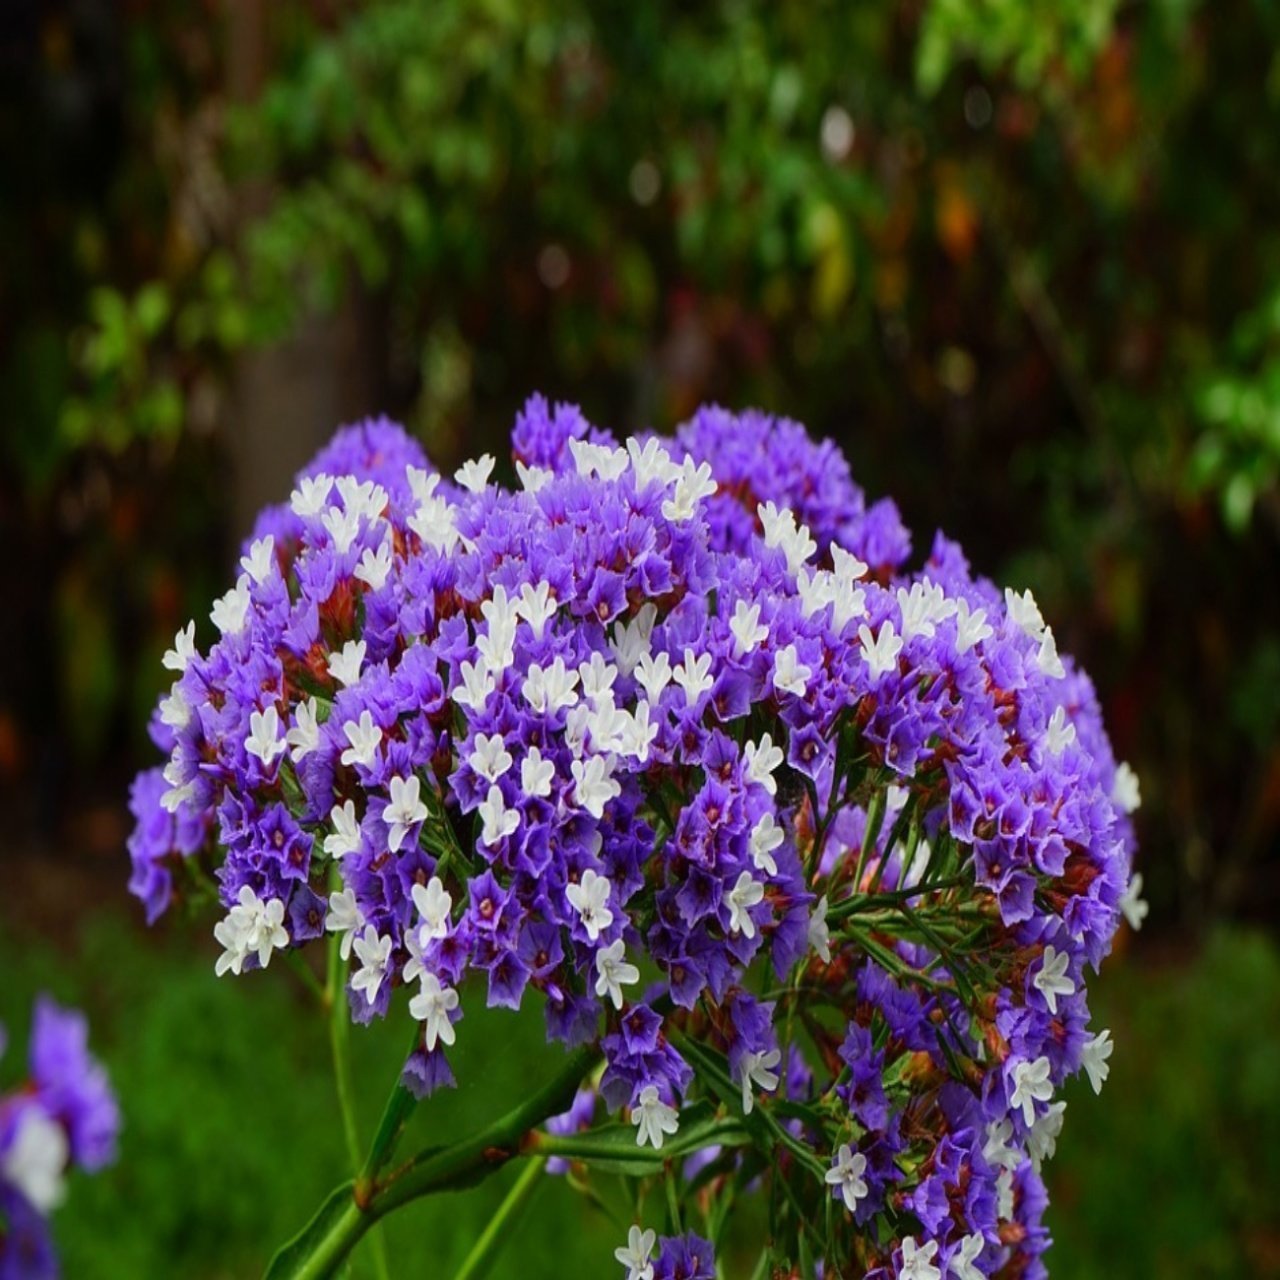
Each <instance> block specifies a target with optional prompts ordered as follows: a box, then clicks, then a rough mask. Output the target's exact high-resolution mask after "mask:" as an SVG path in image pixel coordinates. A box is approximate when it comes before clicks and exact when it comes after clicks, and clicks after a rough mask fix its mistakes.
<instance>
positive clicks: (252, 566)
mask: <svg viewBox="0 0 1280 1280" xmlns="http://www.w3.org/2000/svg"><path fill="white" fill-rule="evenodd" d="M275 550H276V540H275V538H274V537H273V536H272V535H271V534H267V536H266V537H265V538H258V539H257V540H256V541H255V542H254V543H253V545H252V546H251V547H250V548H249V554H248V555H247V556H241V557H240V567H241V568H242V569H243V570H244V571H245V573H247V574H248V575H249V577H250V578H252V579H253V581H254V582H255V583H257V584H258V585H259V586H261V584H262V583H264V582H265V581H266V580H267V578H268V577H269V576H270V574H271V571H272V570H273V569H274V568H275V567H276V560H275Z"/></svg>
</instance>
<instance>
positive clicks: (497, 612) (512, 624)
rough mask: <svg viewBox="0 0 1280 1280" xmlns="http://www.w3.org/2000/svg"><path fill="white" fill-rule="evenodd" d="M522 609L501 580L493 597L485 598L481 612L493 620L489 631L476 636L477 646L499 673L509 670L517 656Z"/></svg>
mask: <svg viewBox="0 0 1280 1280" xmlns="http://www.w3.org/2000/svg"><path fill="white" fill-rule="evenodd" d="M518 609H519V605H517V604H516V602H515V601H514V600H511V599H509V598H508V596H507V589H506V587H504V586H503V585H502V584H501V583H499V584H498V585H497V586H496V587H494V589H493V598H492V599H491V600H485V601H482V602H481V605H480V613H481V614H482V615H483V617H484V620H485V621H486V622H487V623H488V624H489V631H488V634H487V635H483V636H478V637H477V638H476V649H477V650H478V651H479V653H480V656H481V657H482V658H483V659H484V661H485V665H486V666H487V667H488V668H489V670H490V671H492V672H493V673H494V674H495V675H496V674H497V673H498V672H500V671H505V670H506V669H507V668H508V667H509V666H510V665H511V663H512V661H513V659H514V657H515V639H516V627H517V625H518V622H519V614H518V612H517V610H518Z"/></svg>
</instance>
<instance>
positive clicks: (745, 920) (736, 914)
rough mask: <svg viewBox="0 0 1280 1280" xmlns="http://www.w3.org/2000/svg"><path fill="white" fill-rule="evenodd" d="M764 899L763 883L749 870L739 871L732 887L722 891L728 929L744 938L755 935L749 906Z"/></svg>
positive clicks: (755, 904) (754, 923)
mask: <svg viewBox="0 0 1280 1280" xmlns="http://www.w3.org/2000/svg"><path fill="white" fill-rule="evenodd" d="M763 901H764V885H762V884H761V883H760V882H759V881H758V880H756V879H755V878H754V877H753V876H752V874H751V872H750V871H743V872H740V873H739V875H738V879H737V881H736V882H735V884H734V886H733V888H732V889H726V890H725V891H724V905H725V906H726V907H728V908H729V931H730V932H731V933H741V934H742V935H743V937H745V938H754V937H755V936H756V922H755V921H754V920H753V919H752V918H751V908H752V907H754V906H758V905H759V904H760V903H761V902H763Z"/></svg>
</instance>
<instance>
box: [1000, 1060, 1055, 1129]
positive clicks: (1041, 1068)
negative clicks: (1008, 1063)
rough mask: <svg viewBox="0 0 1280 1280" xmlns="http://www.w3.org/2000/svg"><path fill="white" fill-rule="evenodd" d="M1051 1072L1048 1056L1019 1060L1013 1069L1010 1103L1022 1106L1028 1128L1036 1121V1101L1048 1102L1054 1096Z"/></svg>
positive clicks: (1013, 1105)
mask: <svg viewBox="0 0 1280 1280" xmlns="http://www.w3.org/2000/svg"><path fill="white" fill-rule="evenodd" d="M1049 1072H1050V1065H1049V1059H1048V1058H1046V1057H1039V1058H1037V1059H1036V1060H1035V1061H1034V1062H1019V1063H1018V1064H1017V1065H1016V1066H1015V1067H1014V1069H1013V1094H1012V1096H1011V1097H1010V1099H1009V1105H1010V1106H1012V1107H1021V1108H1022V1119H1023V1121H1024V1123H1025V1124H1026V1125H1027V1127H1028V1128H1030V1127H1031V1125H1032V1124H1034V1123H1035V1118H1036V1103H1037V1102H1048V1101H1049V1099H1050V1098H1052V1097H1053V1083H1052V1081H1051V1080H1050V1079H1049Z"/></svg>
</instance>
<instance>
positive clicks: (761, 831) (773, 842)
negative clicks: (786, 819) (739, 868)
mask: <svg viewBox="0 0 1280 1280" xmlns="http://www.w3.org/2000/svg"><path fill="white" fill-rule="evenodd" d="M782 841H783V834H782V828H781V827H780V826H778V824H777V823H776V822H775V821H774V820H773V814H771V813H766V814H765V815H764V816H763V817H762V818H761V819H760V821H759V822H757V823H756V825H755V826H754V827H753V828H752V830H751V861H752V862H754V863H755V865H756V870H757V871H763V872H764V873H765V874H766V875H771V876H776V875H777V874H778V864H777V863H776V862H775V861H774V858H773V851H774V850H775V849H776V848H777V847H778V846H779V845H780V844H781V843H782Z"/></svg>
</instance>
